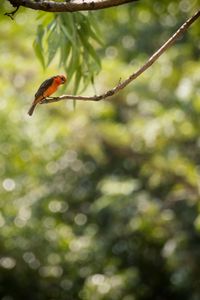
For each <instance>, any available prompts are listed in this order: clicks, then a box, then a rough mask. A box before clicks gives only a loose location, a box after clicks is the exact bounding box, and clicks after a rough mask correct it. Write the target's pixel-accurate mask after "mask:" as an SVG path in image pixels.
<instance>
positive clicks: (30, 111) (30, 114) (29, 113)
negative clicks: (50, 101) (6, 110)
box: [28, 103, 36, 116]
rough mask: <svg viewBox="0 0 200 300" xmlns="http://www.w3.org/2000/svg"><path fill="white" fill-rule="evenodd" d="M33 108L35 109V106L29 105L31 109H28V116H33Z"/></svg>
mask: <svg viewBox="0 0 200 300" xmlns="http://www.w3.org/2000/svg"><path fill="white" fill-rule="evenodd" d="M35 107H36V104H34V103H33V104H32V105H31V107H30V109H29V111H28V115H29V116H32V114H33V112H34V109H35Z"/></svg>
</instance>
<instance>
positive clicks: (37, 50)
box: [33, 40, 45, 69]
mask: <svg viewBox="0 0 200 300" xmlns="http://www.w3.org/2000/svg"><path fill="white" fill-rule="evenodd" d="M33 48H34V51H35V54H36V56H37V58H38V59H39V61H40V63H41V64H42V66H43V68H44V69H45V60H44V56H43V49H42V47H41V45H40V44H39V43H38V42H37V40H35V41H34V42H33Z"/></svg>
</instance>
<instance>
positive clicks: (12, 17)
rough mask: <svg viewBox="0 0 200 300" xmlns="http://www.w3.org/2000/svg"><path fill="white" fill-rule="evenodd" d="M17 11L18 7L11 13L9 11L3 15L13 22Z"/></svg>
mask: <svg viewBox="0 0 200 300" xmlns="http://www.w3.org/2000/svg"><path fill="white" fill-rule="evenodd" d="M18 9H19V6H17V7H16V8H15V9H14V10H13V11H11V12H9V13H8V12H7V13H5V14H4V16H8V17H10V18H11V19H12V20H14V15H15V14H16V12H17V11H18Z"/></svg>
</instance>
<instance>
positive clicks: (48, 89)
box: [28, 75, 67, 116]
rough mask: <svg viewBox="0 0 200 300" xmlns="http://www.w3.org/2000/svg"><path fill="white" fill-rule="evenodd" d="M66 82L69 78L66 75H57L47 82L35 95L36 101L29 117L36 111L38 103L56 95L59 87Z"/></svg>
mask: <svg viewBox="0 0 200 300" xmlns="http://www.w3.org/2000/svg"><path fill="white" fill-rule="evenodd" d="M66 80H67V78H66V77H65V76H64V75H56V76H53V77H51V78H49V79H47V80H45V81H44V82H43V83H42V84H41V86H40V87H39V89H38V91H37V93H36V94H35V100H34V101H33V103H32V105H31V107H30V109H29V111H28V114H29V116H32V114H33V112H34V109H35V107H36V105H37V104H38V103H40V102H41V101H42V100H44V99H45V98H47V97H49V96H50V95H52V94H53V93H55V92H56V91H57V89H58V87H59V85H61V84H64V83H65V82H66Z"/></svg>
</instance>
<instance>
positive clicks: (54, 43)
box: [47, 27, 60, 65]
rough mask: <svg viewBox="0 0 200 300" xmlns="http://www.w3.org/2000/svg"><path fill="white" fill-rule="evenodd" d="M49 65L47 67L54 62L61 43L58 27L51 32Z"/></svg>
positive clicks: (49, 38)
mask: <svg viewBox="0 0 200 300" xmlns="http://www.w3.org/2000/svg"><path fill="white" fill-rule="evenodd" d="M47 43H48V63H47V65H49V64H50V63H51V61H52V60H53V58H54V56H55V54H56V52H57V49H58V47H59V43H60V35H59V34H58V32H57V30H56V27H55V28H54V29H53V30H52V31H51V32H50V34H49V37H48V40H47Z"/></svg>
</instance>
